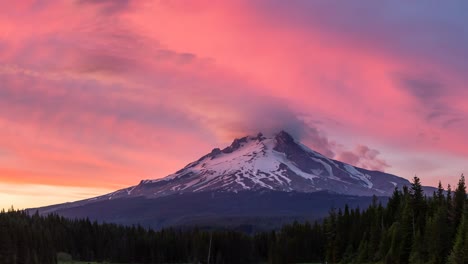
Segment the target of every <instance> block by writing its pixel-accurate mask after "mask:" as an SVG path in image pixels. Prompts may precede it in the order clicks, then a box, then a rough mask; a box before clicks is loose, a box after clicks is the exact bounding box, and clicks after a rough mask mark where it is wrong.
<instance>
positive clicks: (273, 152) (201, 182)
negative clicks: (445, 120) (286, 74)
mask: <svg viewBox="0 0 468 264" xmlns="http://www.w3.org/2000/svg"><path fill="white" fill-rule="evenodd" d="M404 185H407V186H409V185H410V183H409V181H408V180H406V179H404V178H401V177H397V176H395V175H391V174H387V173H383V172H379V171H369V170H366V169H362V168H358V167H354V166H351V165H349V164H346V163H343V162H340V161H337V160H333V159H329V158H327V157H325V156H323V155H321V154H320V153H317V152H315V151H313V150H311V149H309V148H307V147H306V146H304V145H302V144H301V143H299V142H297V141H296V140H294V139H293V137H291V135H289V134H288V133H286V132H284V131H282V132H280V133H278V134H276V135H274V136H272V137H265V136H264V135H262V134H258V135H257V136H250V137H243V138H241V139H236V140H234V142H233V143H232V144H231V145H230V146H229V147H226V148H224V149H222V150H221V149H213V150H212V151H211V152H210V153H208V154H207V155H205V156H203V157H202V158H200V159H199V160H197V161H195V162H192V163H190V164H188V165H187V166H185V167H184V168H183V169H181V170H179V171H177V172H176V173H174V174H172V175H169V176H167V177H165V178H162V179H156V180H143V181H141V182H140V183H139V184H138V185H136V186H132V187H129V188H126V189H122V190H119V191H116V192H113V193H110V194H107V195H103V196H99V197H95V198H91V199H87V200H82V201H77V202H73V203H65V204H59V205H52V206H47V207H42V208H39V212H40V213H41V214H48V213H57V214H60V215H63V216H66V217H80V218H81V217H90V219H93V220H98V221H107V222H115V223H122V224H136V223H140V224H145V225H148V226H151V227H155V228H160V227H164V226H168V225H185V224H188V223H198V224H201V223H205V224H208V223H213V222H219V221H221V220H220V219H230V220H229V221H232V219H242V221H237V220H236V221H237V222H241V223H243V224H245V223H252V219H258V217H263V219H270V220H268V221H269V222H275V221H278V220H279V221H283V220H284V219H289V218H291V217H292V218H294V219H304V218H308V219H310V218H317V217H321V216H325V215H326V212H328V210H329V209H330V208H331V207H334V206H336V207H342V206H344V204H350V205H354V206H361V207H365V206H367V205H368V204H370V203H371V201H372V198H371V196H372V195H376V196H379V197H385V196H390V195H391V194H392V192H393V190H394V189H395V187H398V188H401V187H402V186H404ZM426 190H428V191H429V192H430V193H432V190H433V188H432V189H431V188H427V189H426ZM430 193H429V194H430ZM382 199H383V200H382ZM381 200H382V201H383V202H385V198H381ZM36 210H37V209H31V210H30V211H31V212H34V211H36ZM245 219H250V220H249V221H247V222H245ZM223 221H224V220H223Z"/></svg>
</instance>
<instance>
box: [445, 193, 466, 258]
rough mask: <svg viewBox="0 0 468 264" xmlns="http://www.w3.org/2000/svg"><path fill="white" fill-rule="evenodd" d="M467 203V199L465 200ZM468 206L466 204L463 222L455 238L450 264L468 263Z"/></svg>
mask: <svg viewBox="0 0 468 264" xmlns="http://www.w3.org/2000/svg"><path fill="white" fill-rule="evenodd" d="M465 204H466V201H465ZM467 207H468V206H465V210H464V214H463V218H462V222H461V223H460V225H459V227H458V231H457V235H456V238H455V243H454V246H453V250H452V252H451V254H450V256H449V258H448V263H450V264H466V263H468V208H467Z"/></svg>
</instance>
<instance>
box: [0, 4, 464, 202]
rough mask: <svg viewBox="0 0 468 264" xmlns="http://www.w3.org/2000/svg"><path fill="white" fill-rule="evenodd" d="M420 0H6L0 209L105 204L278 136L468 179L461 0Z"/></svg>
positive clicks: (1, 37)
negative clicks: (239, 145) (218, 153)
mask: <svg viewBox="0 0 468 264" xmlns="http://www.w3.org/2000/svg"><path fill="white" fill-rule="evenodd" d="M421 3H422V2H407V1H383V2H380V1H379V2H375V1H346V2H343V1H335V0H331V1H294V2H289V1H279V0H271V1H136V0H135V1H132V0H63V1H52V0H43V1H38V0H37V1H36V0H18V1H14V2H12V3H11V4H9V5H7V6H4V7H2V8H0V131H1V132H0V208H8V207H10V206H11V205H13V206H15V207H19V208H26V207H35V206H41V205H48V204H54V203H59V202H65V201H74V200H79V199H84V198H89V197H93V196H96V195H100V194H105V193H107V192H111V191H114V190H117V189H119V188H123V187H128V186H131V185H135V184H138V183H139V181H140V180H142V179H156V178H161V177H164V176H166V175H168V174H170V173H173V172H175V171H177V170H178V169H180V168H182V167H183V166H185V165H186V164H187V163H189V162H191V161H194V160H196V159H198V158H199V157H201V156H202V155H204V154H206V153H208V152H210V151H211V150H212V149H213V148H215V147H224V146H226V145H228V144H230V142H231V141H232V140H233V139H234V138H236V137H241V136H245V135H249V134H256V133H258V132H263V133H274V132H277V131H280V130H283V129H284V130H286V131H288V132H290V133H291V134H293V135H294V136H296V137H297V138H298V139H300V140H301V141H302V142H304V143H305V144H307V145H308V146H309V147H311V148H313V149H315V150H317V151H319V152H321V153H323V154H324V155H326V156H329V157H332V158H334V159H338V160H341V161H344V162H348V163H350V164H353V165H357V166H361V167H365V168H368V169H374V170H383V171H386V172H389V173H393V174H396V175H398V176H401V177H404V178H408V179H409V178H412V177H413V176H414V175H415V174H417V175H418V176H419V177H420V178H421V180H422V182H423V183H424V184H426V185H437V183H438V181H439V180H441V181H442V183H443V184H444V185H447V184H449V183H450V184H452V186H453V185H454V184H455V183H456V181H457V180H458V179H459V176H460V174H461V173H463V172H468V170H467V169H468V137H467V131H468V102H467V99H468V87H467V84H468V74H467V72H468V60H467V58H468V31H467V28H468V17H467V16H466V10H467V8H468V4H467V2H465V1H452V2H450V3H446V2H445V3H442V2H441V1H429V2H428V3H424V5H422V4H421ZM403 5H404V7H403ZM463 7H464V8H463Z"/></svg>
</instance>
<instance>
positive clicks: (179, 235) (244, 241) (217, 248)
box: [0, 175, 468, 264]
mask: <svg viewBox="0 0 468 264" xmlns="http://www.w3.org/2000/svg"><path fill="white" fill-rule="evenodd" d="M58 252H63V253H61V254H60V255H61V256H63V255H71V257H72V258H73V259H75V260H81V261H98V262H104V261H107V262H115V263H206V262H208V261H209V262H210V263H259V262H268V263H304V262H325V261H327V262H328V263H456V264H459V263H468V205H467V197H466V186H465V179H464V177H463V175H462V177H461V178H460V181H459V184H458V186H457V188H456V189H455V190H454V191H453V192H452V190H451V189H450V187H449V188H448V190H447V191H444V190H443V188H442V186H441V185H440V184H439V188H438V190H437V192H435V193H434V194H433V195H432V196H430V197H428V196H426V195H425V194H424V193H423V190H422V186H421V183H420V181H419V179H418V178H417V177H415V178H414V181H413V183H412V185H411V186H409V187H404V188H403V189H402V190H395V192H394V193H393V196H392V197H391V198H390V199H389V200H388V203H387V205H386V206H385V207H384V206H382V205H381V204H379V203H378V200H377V199H376V198H375V199H374V202H373V203H372V205H371V206H370V207H369V208H367V209H365V210H360V209H349V208H348V207H345V208H344V209H343V210H341V209H338V210H334V209H332V210H331V211H330V215H329V216H328V217H326V218H325V219H323V221H321V222H316V223H314V224H310V223H307V222H306V223H293V224H291V225H286V226H284V227H283V228H282V229H281V230H278V231H271V232H263V233H257V234H254V235H248V234H245V233H242V232H236V231H229V230H218V231H203V230H199V229H196V228H195V229H192V230H176V229H165V230H161V231H157V232H156V231H153V230H147V229H145V228H143V227H140V226H133V227H125V226H118V225H115V224H98V223H97V222H91V221H89V220H87V219H84V220H70V219H65V218H63V217H60V216H57V215H49V216H39V215H38V214H34V215H32V216H29V215H28V214H26V213H25V212H21V211H15V210H9V211H8V212H5V211H2V212H1V213H0V263H2V264H16V263H27V264H36V263H38V264H48V263H56V262H57V253H58Z"/></svg>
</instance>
